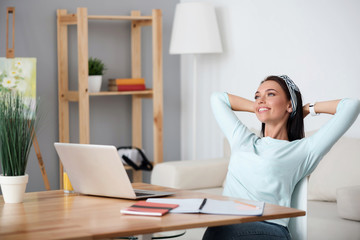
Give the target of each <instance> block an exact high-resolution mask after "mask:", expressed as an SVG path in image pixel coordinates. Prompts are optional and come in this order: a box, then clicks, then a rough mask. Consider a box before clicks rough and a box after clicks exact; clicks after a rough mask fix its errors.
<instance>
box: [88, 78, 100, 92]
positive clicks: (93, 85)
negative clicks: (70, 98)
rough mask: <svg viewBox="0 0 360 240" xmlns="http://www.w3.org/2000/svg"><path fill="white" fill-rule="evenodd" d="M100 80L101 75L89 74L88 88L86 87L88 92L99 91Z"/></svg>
mask: <svg viewBox="0 0 360 240" xmlns="http://www.w3.org/2000/svg"><path fill="white" fill-rule="evenodd" d="M101 82H102V76H101V75H94V76H89V88H88V90H89V92H90V93H96V92H100V89H101Z"/></svg>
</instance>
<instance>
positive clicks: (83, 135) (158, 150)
mask: <svg viewBox="0 0 360 240" xmlns="http://www.w3.org/2000/svg"><path fill="white" fill-rule="evenodd" d="M89 20H114V21H123V20H125V21H129V24H131V75H132V77H133V78H141V28H142V27H144V26H151V27H152V55H153V56H152V66H153V86H152V89H147V90H144V91H131V92H99V93H89V92H88V51H89V50H88V21H89ZM69 25H77V41H78V42H77V46H78V91H70V90H69V87H68V86H69V79H68V26H69ZM57 44H58V45H57V48H58V49H57V51H58V84H59V86H58V88H59V99H58V101H59V141H60V142H70V133H69V102H78V103H79V137H80V139H79V142H80V143H83V144H88V143H90V125H89V119H90V111H89V98H90V97H95V96H113V95H131V96H132V145H133V146H136V147H139V148H141V147H142V104H141V100H142V99H143V98H152V100H153V132H154V139H153V141H154V143H153V145H154V158H153V159H154V164H157V163H160V162H162V161H163V80H162V61H163V59H162V14H161V10H159V9H154V10H152V15H151V16H141V13H140V11H132V12H131V16H93V15H88V13H87V8H78V9H77V12H76V14H68V13H67V10H64V9H58V10H57ZM127 169H129V170H130V168H127ZM62 173H63V166H62V165H61V163H60V188H63V179H62V176H63V174H62ZM133 176H134V178H133V181H134V182H140V181H141V180H142V173H141V171H133Z"/></svg>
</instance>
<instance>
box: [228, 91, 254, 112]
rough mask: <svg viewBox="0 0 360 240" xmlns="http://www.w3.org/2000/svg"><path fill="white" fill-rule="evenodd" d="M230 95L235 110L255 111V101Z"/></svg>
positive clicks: (232, 107)
mask: <svg viewBox="0 0 360 240" xmlns="http://www.w3.org/2000/svg"><path fill="white" fill-rule="evenodd" d="M228 96H229V102H230V105H231V109H232V110H233V111H244V112H252V113H253V112H254V102H253V101H250V100H248V99H246V98H242V97H239V96H236V95H232V94H228Z"/></svg>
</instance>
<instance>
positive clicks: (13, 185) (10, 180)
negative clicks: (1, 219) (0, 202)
mask: <svg viewBox="0 0 360 240" xmlns="http://www.w3.org/2000/svg"><path fill="white" fill-rule="evenodd" d="M28 180H29V175H27V174H25V175H23V176H4V175H2V174H1V175H0V185H1V191H2V194H3V197H4V202H5V203H21V202H23V201H24V194H25V189H26V185H27V183H28Z"/></svg>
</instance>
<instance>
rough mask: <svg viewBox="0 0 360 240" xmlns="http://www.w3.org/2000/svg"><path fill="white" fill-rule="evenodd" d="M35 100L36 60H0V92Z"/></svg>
mask: <svg viewBox="0 0 360 240" xmlns="http://www.w3.org/2000/svg"><path fill="white" fill-rule="evenodd" d="M11 90H12V91H13V90H15V91H19V92H21V93H22V94H23V95H24V96H25V97H29V98H33V99H36V58H0V91H11Z"/></svg>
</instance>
